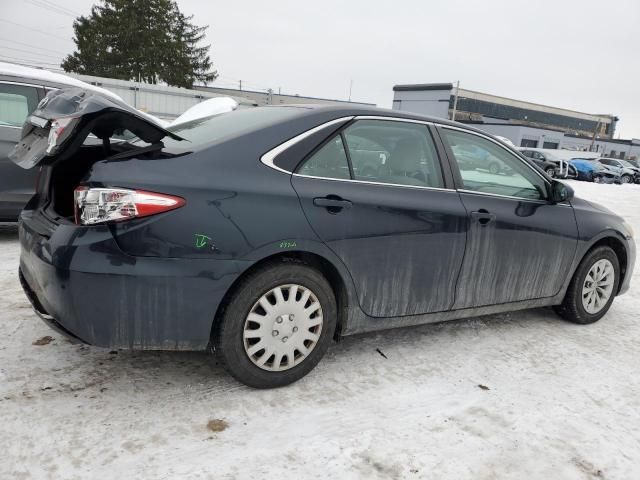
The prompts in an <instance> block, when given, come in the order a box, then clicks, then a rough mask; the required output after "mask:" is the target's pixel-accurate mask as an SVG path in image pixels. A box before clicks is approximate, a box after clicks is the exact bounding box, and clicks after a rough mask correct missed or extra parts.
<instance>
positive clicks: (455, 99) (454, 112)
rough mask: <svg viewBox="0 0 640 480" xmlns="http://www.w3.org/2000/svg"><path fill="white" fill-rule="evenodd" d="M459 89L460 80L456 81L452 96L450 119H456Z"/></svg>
mask: <svg viewBox="0 0 640 480" xmlns="http://www.w3.org/2000/svg"><path fill="white" fill-rule="evenodd" d="M459 89H460V80H458V81H457V82H456V94H455V97H453V112H451V120H453V121H454V122H455V121H456V110H457V108H458V90H459Z"/></svg>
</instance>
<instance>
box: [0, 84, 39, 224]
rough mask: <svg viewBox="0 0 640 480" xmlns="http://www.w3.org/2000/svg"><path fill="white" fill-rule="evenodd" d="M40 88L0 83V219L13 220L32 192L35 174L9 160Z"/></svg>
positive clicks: (36, 101) (34, 105)
mask: <svg viewBox="0 0 640 480" xmlns="http://www.w3.org/2000/svg"><path fill="white" fill-rule="evenodd" d="M42 91H43V89H42V88H41V87H37V86H34V85H26V84H20V83H15V82H6V81H0V220H15V219H16V218H17V216H18V214H19V213H20V210H22V208H23V207H24V205H25V204H26V203H27V201H28V200H29V198H31V196H32V195H33V193H34V190H35V183H36V172H35V171H34V172H28V171H26V170H23V169H21V168H19V167H17V166H16V165H14V164H13V163H12V162H11V160H9V152H10V151H11V150H13V147H14V146H15V145H16V144H17V143H18V141H20V132H21V130H22V124H23V123H24V121H25V120H26V119H27V116H28V115H29V113H31V112H32V111H33V110H35V109H36V106H37V105H38V101H39V96H41V95H42Z"/></svg>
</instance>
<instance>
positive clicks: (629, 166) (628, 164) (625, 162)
mask: <svg viewBox="0 0 640 480" xmlns="http://www.w3.org/2000/svg"><path fill="white" fill-rule="evenodd" d="M618 161H619V162H620V163H621V164H622V165H624V166H625V167H627V168H636V167H635V165H632V164H631V163H629V162H627V161H626V160H618Z"/></svg>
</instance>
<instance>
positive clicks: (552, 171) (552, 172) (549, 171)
mask: <svg viewBox="0 0 640 480" xmlns="http://www.w3.org/2000/svg"><path fill="white" fill-rule="evenodd" d="M545 172H546V174H547V175H549V176H550V177H551V178H553V177H555V176H556V169H555V168H553V167H549V168H547V169H546V170H545Z"/></svg>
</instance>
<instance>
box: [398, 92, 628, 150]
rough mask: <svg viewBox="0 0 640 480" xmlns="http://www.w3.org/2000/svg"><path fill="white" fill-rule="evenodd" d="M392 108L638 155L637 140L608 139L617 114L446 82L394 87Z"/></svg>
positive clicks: (558, 144) (535, 142) (557, 144)
mask: <svg viewBox="0 0 640 480" xmlns="http://www.w3.org/2000/svg"><path fill="white" fill-rule="evenodd" d="M393 91H394V98H393V109H395V110H405V111H410V112H415V113H420V114H423V115H431V116H436V117H441V118H449V119H450V118H453V115H454V108H455V120H456V121H458V122H463V123H470V124H474V125H475V126H476V127H477V128H480V129H481V130H485V131H486V132H488V133H491V134H493V135H501V136H503V137H506V138H508V139H510V140H511V141H512V142H513V143H514V144H515V145H518V146H522V147H529V148H552V149H560V148H565V149H570V150H581V151H595V152H599V153H601V154H602V155H603V156H604V155H606V156H611V157H617V158H630V157H638V156H640V140H638V139H632V140H614V134H615V129H616V124H617V122H618V117H616V116H615V115H609V114H591V113H584V112H577V111H574V110H568V109H565V108H558V107H551V106H548V105H540V104H537V103H532V102H526V101H522V100H515V99H512V98H505V97H500V96H497V95H491V94H487V93H481V92H476V91H473V90H466V89H462V88H460V89H458V90H457V98H456V88H455V87H454V85H453V84H451V83H426V84H414V85H396V86H395V87H393Z"/></svg>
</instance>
